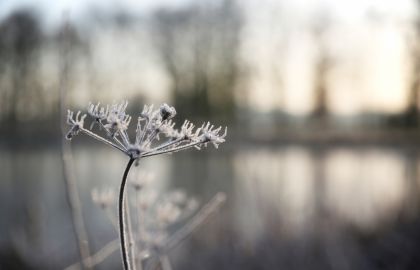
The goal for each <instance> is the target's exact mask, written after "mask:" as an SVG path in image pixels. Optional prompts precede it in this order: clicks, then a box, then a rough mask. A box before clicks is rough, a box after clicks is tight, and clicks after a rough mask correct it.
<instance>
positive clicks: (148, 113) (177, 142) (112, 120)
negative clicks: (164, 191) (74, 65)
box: [66, 101, 226, 159]
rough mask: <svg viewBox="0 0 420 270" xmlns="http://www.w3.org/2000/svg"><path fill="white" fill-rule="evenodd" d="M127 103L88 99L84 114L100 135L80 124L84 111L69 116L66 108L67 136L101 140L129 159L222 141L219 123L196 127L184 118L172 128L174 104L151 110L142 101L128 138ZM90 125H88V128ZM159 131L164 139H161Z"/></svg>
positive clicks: (173, 124)
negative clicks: (132, 137)
mask: <svg viewBox="0 0 420 270" xmlns="http://www.w3.org/2000/svg"><path fill="white" fill-rule="evenodd" d="M127 106H128V103H127V102H126V101H125V102H121V103H114V104H112V105H110V106H106V107H99V103H98V104H97V105H93V104H92V103H90V104H89V106H88V114H89V116H90V117H92V121H93V123H98V125H99V128H100V130H102V132H105V134H104V135H101V134H99V132H98V133H97V132H94V131H91V130H88V129H85V128H84V127H83V124H84V119H85V118H86V114H84V115H82V116H80V112H78V113H77V115H76V117H75V118H74V119H73V112H71V111H69V113H68V119H67V123H68V124H69V125H70V126H71V127H70V130H69V132H68V133H67V136H66V137H67V138H68V139H71V138H72V137H74V136H75V135H77V134H79V133H80V132H82V133H84V134H86V135H88V136H91V137H93V138H94V139H97V140H99V141H102V142H104V143H106V144H108V145H110V146H112V147H114V148H116V149H118V150H120V151H121V152H123V153H124V154H126V155H127V156H129V157H130V158H132V159H140V158H143V157H148V156H154V155H159V154H164V153H171V152H177V151H180V150H185V149H188V148H192V147H195V148H197V149H201V147H202V146H207V144H208V143H211V144H213V145H214V147H216V148H217V147H218V146H219V145H220V144H221V143H223V142H225V137H226V128H225V131H224V134H219V133H220V132H221V130H222V127H218V128H215V127H214V126H213V125H211V124H210V123H207V124H203V126H201V127H200V128H197V129H195V126H194V125H193V124H192V123H190V122H189V121H187V120H185V121H184V124H183V125H182V126H181V128H180V129H176V128H175V123H174V122H172V120H171V119H172V118H173V117H174V116H175V115H176V110H175V108H174V107H171V106H169V105H168V104H166V103H165V104H162V105H161V106H160V107H159V109H157V110H154V109H153V105H151V106H147V105H145V106H144V108H143V111H142V112H141V113H140V116H139V117H138V121H137V128H136V138H135V141H134V142H132V141H131V140H130V138H129V135H128V132H127V130H128V128H129V125H130V121H131V116H130V115H128V114H127V113H126V109H127ZM92 127H93V126H92V125H91V128H92ZM160 135H163V136H164V137H165V138H166V140H165V141H161V140H160Z"/></svg>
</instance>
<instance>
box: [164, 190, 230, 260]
mask: <svg viewBox="0 0 420 270" xmlns="http://www.w3.org/2000/svg"><path fill="white" fill-rule="evenodd" d="M225 201H226V194H224V193H223V192H219V193H217V194H216V195H214V197H213V198H212V199H211V200H210V201H209V202H208V203H207V204H206V205H205V206H203V207H202V208H201V210H200V211H199V212H198V213H197V214H196V215H195V216H194V217H193V218H192V220H191V221H189V222H188V223H187V224H185V225H184V226H183V227H182V228H181V229H179V230H178V231H176V232H175V233H174V234H173V235H172V236H171V237H170V238H169V239H168V240H167V241H166V243H165V244H164V247H163V249H162V250H163V254H166V253H168V252H169V251H170V250H171V249H173V248H174V247H176V246H177V245H178V244H179V243H180V242H182V240H184V239H185V238H187V237H188V236H189V235H191V233H192V232H194V231H195V230H196V229H197V228H198V227H199V226H200V225H201V224H203V223H204V222H205V221H206V220H207V219H208V218H209V217H210V216H211V215H212V214H214V213H215V212H217V210H219V209H220V206H222V205H223V203H224V202H225Z"/></svg>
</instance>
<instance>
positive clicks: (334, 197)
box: [0, 145, 420, 269]
mask: <svg viewBox="0 0 420 270" xmlns="http://www.w3.org/2000/svg"><path fill="white" fill-rule="evenodd" d="M74 159H75V161H76V162H75V167H76V168H75V170H76V175H77V180H78V185H79V188H80V191H81V198H82V203H83V211H84V216H85V218H86V223H87V230H88V233H89V240H90V245H91V248H92V250H98V249H99V248H101V247H103V246H104V245H105V244H106V243H108V242H109V241H111V240H113V239H115V238H116V237H117V234H116V232H115V230H114V228H113V227H112V225H111V223H110V222H109V221H108V220H107V217H106V216H105V215H104V213H103V212H101V211H100V210H99V209H98V207H97V206H95V205H94V204H93V203H92V200H91V198H90V192H91V190H92V189H93V188H95V187H98V188H102V187H111V188H117V187H118V184H119V178H120V177H121V173H122V171H123V168H124V166H125V163H126V159H125V158H124V157H122V156H121V155H119V154H118V153H115V152H114V151H112V150H111V149H107V148H102V147H100V148H89V149H87V148H84V147H77V148H75V149H74ZM419 165H420V161H419V159H418V157H417V152H416V151H415V150H408V149H399V148H390V147H388V148H385V147H363V148H362V147H329V148H321V147H307V146H300V145H286V146H280V147H275V148H274V147H262V146H261V147H260V146H254V147H248V148H238V149H237V150H236V151H233V152H226V151H219V152H217V154H214V152H211V151H209V152H208V153H205V154H203V153H201V152H191V153H180V154H178V155H177V156H176V158H175V156H162V157H156V158H151V159H147V160H144V162H142V163H141V165H140V167H138V168H136V169H135V170H134V171H133V172H132V176H133V177H134V176H135V175H136V174H137V171H145V170H147V171H151V172H153V173H155V174H156V179H157V181H156V182H155V184H156V188H157V189H160V190H167V189H174V188H182V189H185V190H186V191H187V193H188V194H189V195H192V196H194V197H195V198H197V199H199V201H201V202H202V203H203V202H205V201H207V200H208V199H210V198H211V196H212V195H214V194H215V193H216V192H217V191H224V192H226V193H227V195H228V202H227V204H226V206H225V208H224V210H223V211H222V212H221V213H219V215H218V217H216V218H215V219H216V220H217V222H214V221H212V222H209V224H207V225H205V227H204V228H202V229H200V230H199V231H198V232H196V233H195V234H194V236H193V238H192V239H191V240H188V241H187V242H186V243H184V244H183V245H182V246H181V247H179V248H178V250H177V251H175V252H174V253H173V254H172V256H173V258H172V259H173V261H174V266H175V268H176V269H197V267H198V266H200V265H201V266H202V264H201V262H202V260H203V259H206V258H207V260H211V261H213V262H214V264H211V265H210V266H209V268H208V269H214V268H216V267H218V269H250V268H252V267H253V266H254V269H261V267H262V264H266V263H267V261H266V260H272V261H271V264H270V265H265V266H266V268H267V269H278V268H279V266H281V265H286V266H288V268H287V269H307V268H306V267H307V265H308V264H312V265H317V266H318V269H327V268H328V269H329V268H331V267H332V268H334V269H346V268H347V269H364V268H366V269H372V265H371V264H369V263H368V262H369V260H368V259H367V257H369V256H371V257H372V256H373V257H374V258H376V257H375V256H379V255H377V254H382V253H381V252H382V250H384V249H385V250H386V247H389V246H390V245H391V246H392V247H393V249H396V250H401V254H397V255H395V256H401V258H404V259H407V256H411V255H409V254H411V253H412V251H411V250H414V251H415V250H416V249H415V248H410V249H407V248H405V249H404V248H400V247H399V244H398V243H400V244H401V243H404V245H408V244H407V243H409V241H408V240H407V239H410V237H411V236H412V235H414V236H416V235H418V233H416V232H417V230H414V231H413V230H412V229H407V228H405V227H404V226H406V225H404V224H410V222H412V223H413V224H417V223H416V222H418V213H419V211H418V210H419V208H418V202H419V201H418V192H419V186H420V185H419V184H420V182H419V180H418V179H420V177H419V174H420V169H419V168H420V166H419ZM0 171H2V179H1V181H0V185H1V189H0V195H1V196H0V202H1V204H2V207H0V214H1V215H2V216H3V217H5V218H2V219H0V230H1V231H2V232H5V233H3V234H0V251H1V250H12V253H13V252H14V253H15V254H17V255H13V256H17V257H18V258H19V260H22V261H24V262H27V264H28V265H31V266H33V267H35V268H38V269H49V268H50V269H57V268H61V267H65V266H68V265H70V264H72V263H73V262H74V261H75V260H76V258H77V253H76V245H75V243H74V236H73V234H72V228H71V221H70V214H69V210H68V206H67V204H66V201H65V193H64V184H63V180H62V172H61V165H60V156H59V152H58V151H56V150H55V149H43V150H39V149H38V150H36V151H35V150H34V151H31V150H28V149H25V150H19V151H11V150H7V149H2V150H1V151H0ZM16 198H18V199H16ZM365 237H374V238H371V241H372V242H369V243H370V244H369V245H366V243H365V242H360V241H361V240H360V239H364V238H365ZM376 239H378V241H379V240H380V241H379V244H377V242H378V241H376ZM393 239H394V240H393ZM395 239H397V240H398V241H400V242H398V243H396V244H395V243H394V242H395ZM365 241H366V240H365ZM409 244H410V245H411V244H412V243H411V242H410V243H409ZM383 246H384V247H385V248H384V247H383ZM410 251H411V253H410ZM191 253H194V254H195V256H194V258H192V257H191V256H190V255H189V254H191ZM372 254H373V255H372ZM375 254H376V255H375ZM0 255H1V256H3V257H4V258H6V259H10V258H9V257H10V256H11V255H5V254H4V253H1V252H0ZM51 256H52V257H53V258H51ZM381 256H382V255H381ZM261 257H263V258H261ZM386 257H387V256H384V258H386ZM228 258H229V259H228ZM0 259H2V258H0ZM250 262H252V264H249V267H248V268H247V267H244V266H243V265H247V263H250ZM118 267H120V264H119V254H118V252H116V253H115V254H113V255H112V257H111V258H110V259H108V260H106V261H105V262H104V264H103V265H101V266H100V268H99V269H116V268H118ZM349 267H350V268H349ZM315 268H316V267H315ZM397 268H398V267H397Z"/></svg>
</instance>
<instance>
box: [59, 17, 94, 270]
mask: <svg viewBox="0 0 420 270" xmlns="http://www.w3.org/2000/svg"><path fill="white" fill-rule="evenodd" d="M68 28H69V24H68V22H66V23H65V26H64V28H63V30H62V33H61V34H62V38H63V48H62V51H63V52H62V53H63V55H64V57H63V58H62V59H63V62H62V66H61V71H60V83H59V88H60V113H61V118H65V116H66V115H65V112H66V110H65V107H66V104H65V103H66V97H67V91H68V74H69V70H70V65H69V50H70V47H69V44H68V43H69V42H67V40H66V34H67V31H68ZM61 132H62V134H63V136H62V138H63V139H62V142H61V159H62V166H63V178H64V182H65V191H66V197H67V202H68V204H69V206H70V212H71V217H72V222H73V229H74V234H75V236H76V241H77V246H78V249H79V255H80V259H81V261H83V262H84V260H85V259H86V258H88V257H89V256H90V250H89V243H88V240H87V232H86V228H85V222H84V219H83V213H82V205H81V202H80V196H79V191H78V188H77V181H76V177H75V176H74V172H73V170H74V165H73V155H72V152H71V148H70V145H69V144H68V142H66V140H65V139H64V138H65V135H66V133H67V132H66V129H65V127H64V126H61ZM82 268H83V269H91V268H90V267H89V266H87V265H85V264H84V263H82Z"/></svg>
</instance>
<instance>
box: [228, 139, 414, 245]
mask: <svg viewBox="0 0 420 270" xmlns="http://www.w3.org/2000/svg"><path fill="white" fill-rule="evenodd" d="M410 166H413V164H411V165H410V163H409V157H406V156H404V155H403V154H402V153H401V151H399V150H396V149H378V148H368V149H354V148H332V149H329V150H322V151H319V150H311V149H308V148H305V147H299V146H288V147H283V148H280V149H275V150H272V149H258V150H255V149H249V150H243V151H239V152H237V153H236V154H235V155H234V170H235V179H234V180H235V189H234V190H235V192H234V193H235V194H234V200H235V209H234V210H233V212H234V215H235V226H237V227H238V228H239V230H240V231H241V233H242V234H243V237H245V238H249V239H251V240H255V239H256V238H258V237H259V236H261V235H262V234H263V233H264V232H266V231H267V229H268V227H270V226H271V225H273V227H276V230H278V232H279V235H282V236H283V237H291V236H295V237H296V236H301V235H302V234H304V235H306V233H310V232H311V230H312V232H318V230H317V228H314V226H315V227H316V226H322V225H323V223H322V222H321V223H320V222H319V220H320V219H324V220H325V219H330V220H332V221H334V222H335V224H336V225H337V226H338V225H339V224H340V225H339V226H354V227H355V228H357V229H358V230H360V231H366V232H367V231H374V230H375V229H380V228H381V227H383V225H384V224H387V222H392V221H394V219H395V218H396V217H397V216H398V215H399V214H400V213H401V212H403V211H406V208H413V207H414V208H415V207H416V205H413V204H410V203H409V202H410V200H411V199H410V197H413V196H416V194H413V191H409V190H410V189H412V185H413V182H414V184H415V183H416V178H415V177H414V178H410V177H409V174H408V172H409V170H410V169H411V168H410ZM415 185H417V184H415ZM417 189H418V187H415V188H414V190H417ZM407 202H408V203H407ZM270 223H272V224H271V225H270ZM314 229H315V230H314Z"/></svg>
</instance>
